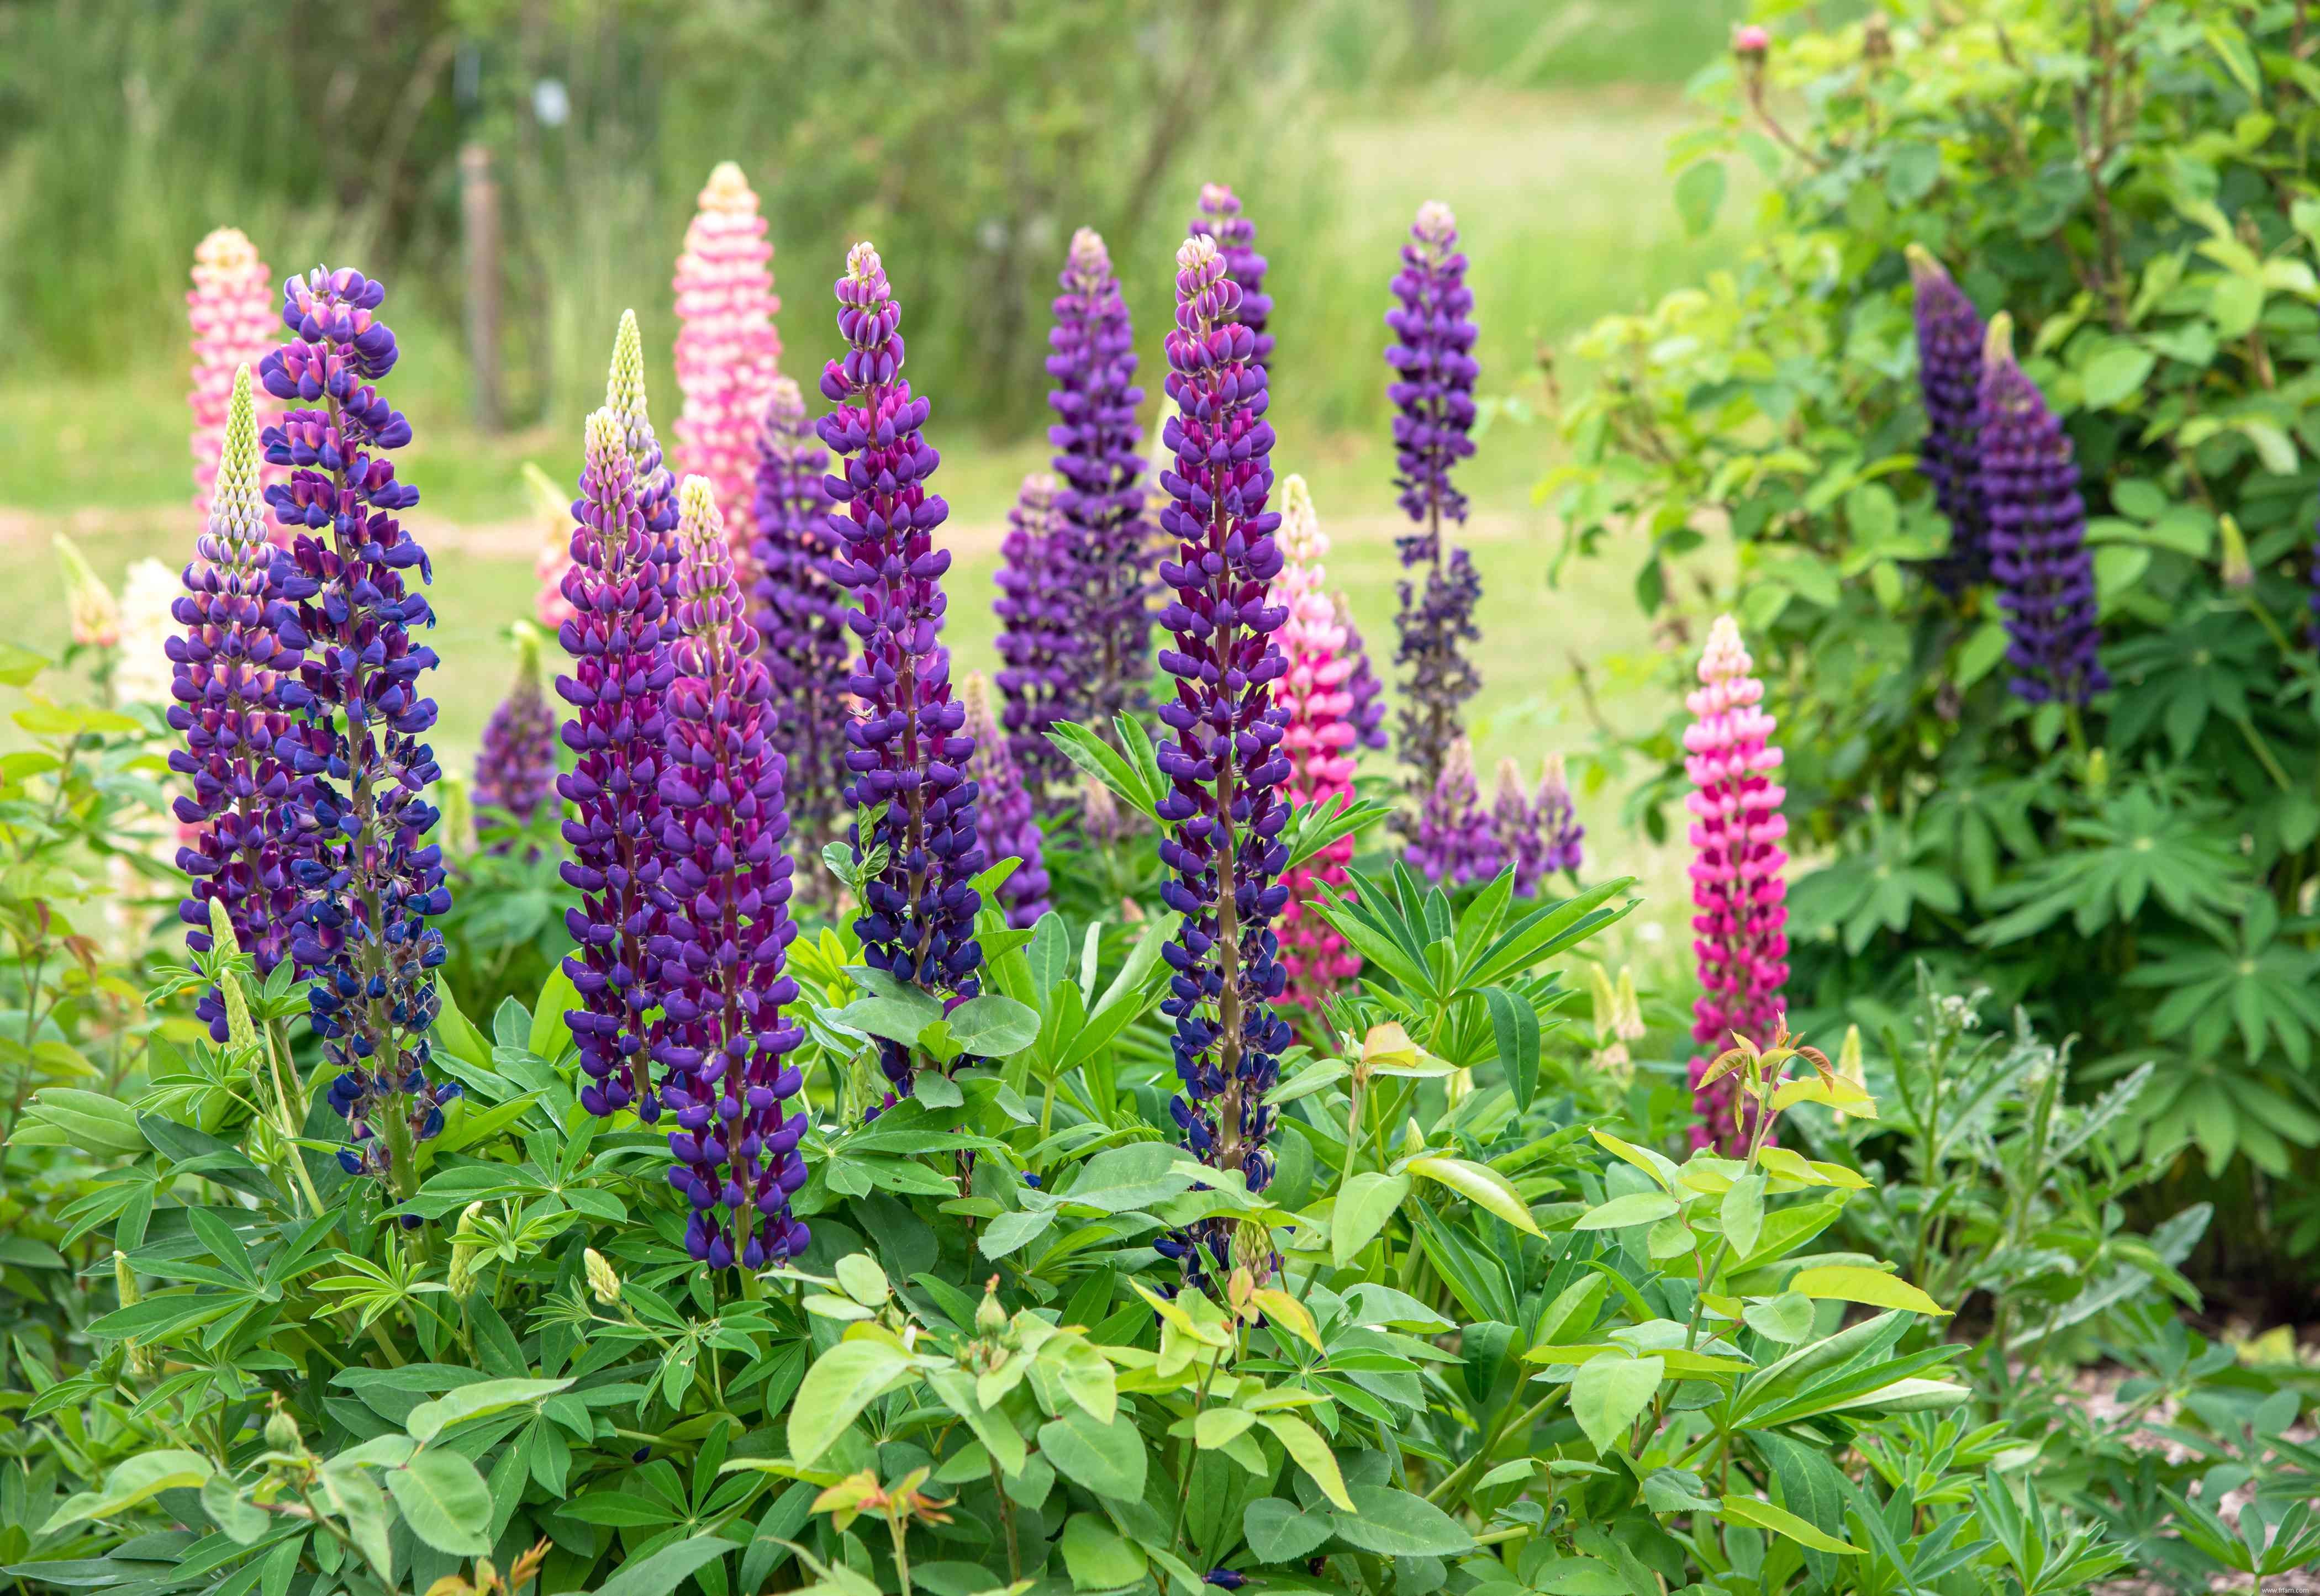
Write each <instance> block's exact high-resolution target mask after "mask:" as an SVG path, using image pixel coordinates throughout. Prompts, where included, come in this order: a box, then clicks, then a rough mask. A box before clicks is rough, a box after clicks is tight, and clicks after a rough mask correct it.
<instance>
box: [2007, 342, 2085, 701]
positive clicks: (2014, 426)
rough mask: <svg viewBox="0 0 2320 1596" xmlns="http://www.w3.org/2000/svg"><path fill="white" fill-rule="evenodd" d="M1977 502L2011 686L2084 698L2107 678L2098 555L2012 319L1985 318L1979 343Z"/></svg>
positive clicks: (2066, 439) (2039, 697) (2075, 473)
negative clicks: (2021, 359)
mask: <svg viewBox="0 0 2320 1596" xmlns="http://www.w3.org/2000/svg"><path fill="white" fill-rule="evenodd" d="M1980 420H1981V432H1980V456H1981V493H1982V502H1983V504H1984V506H1985V507H1986V509H1987V510H1988V513H1989V551H1990V573H1991V574H1992V575H1993V576H1994V577H1996V579H1997V581H1998V602H1999V604H2001V605H2002V606H2004V608H2005V610H2006V629H2007V633H2008V635H2009V636H2010V637H2011V639H2012V642H2011V644H2010V645H2009V646H2008V647H2007V651H2006V659H2007V663H2008V664H2010V665H2012V666H2013V667H2014V670H2015V672H2016V673H2015V675H2014V678H2013V680H2012V681H2011V683H2010V685H2011V686H2012V688H2013V690H2014V691H2015V693H2016V696H2017V697H2019V698H2021V699H2024V700H2025V701H2026V702H2028V703H2032V704H2044V703H2048V702H2057V703H2062V704H2065V705H2080V704H2084V703H2085V702H2086V701H2087V700H2088V699H2089V698H2092V697H2093V696H2094V695H2095V694H2096V693H2098V692H2101V691H2102V690H2104V689H2106V688H2107V687H2109V686H2110V677H2109V676H2108V675H2107V673H2106V672H2104V670H2103V668H2102V665H2101V663H2100V662H2099V660H2098V658H2097V656H2096V649H2097V645H2098V643H2099V642H2100V640H2101V639H2100V634H2099V633H2098V631H2097V630H2096V627H2095V564H2094V555H2093V554H2092V552H2091V551H2090V550H2089V549H2088V547H2087V507H2086V502H2085V500H2081V499H2080V497H2079V468H2078V464H2077V463H2076V462H2075V461H2074V460H2073V459H2072V458H2071V438H2070V435H2069V434H2068V433H2066V432H2064V431H2063V430H2062V423H2061V422H2060V421H2058V420H2056V419H2054V413H2053V411H2052V410H2049V409H2047V408H2046V399H2045V396H2044V394H2042V393H2040V392H2038V388H2037V384H2035V383H2033V382H2031V380H2030V379H2029V378H2028V377H2026V376H2025V375H2024V374H2023V373H2022V368H2021V366H2019V365H2016V364H2015V360H2014V322H2013V319H2012V318H2011V317H2009V316H2007V314H2006V312H2004V311H1999V312H1998V314H1997V315H1996V316H1995V317H1993V318H1991V320H1990V323H1989V343H1988V345H1987V346H1986V347H1984V349H1983V351H1982V371H1981V401H1980Z"/></svg>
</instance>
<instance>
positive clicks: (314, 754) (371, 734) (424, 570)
mask: <svg viewBox="0 0 2320 1596" xmlns="http://www.w3.org/2000/svg"><path fill="white" fill-rule="evenodd" d="M385 297H386V290H385V286H384V285H383V284H379V283H376V282H375V281H373V280H371V279H369V278H367V277H365V276H364V275H362V274H361V273H359V272H356V271H348V270H341V271H339V272H335V273H332V272H327V271H325V270H323V269H322V267H319V266H318V267H316V268H315V269H314V271H313V273H312V274H311V275H308V276H306V277H304V278H299V277H293V278H292V279H290V281H289V282H288V283H287V284H285V286H284V293H283V309H282V320H283V321H284V322H285V324H286V325H287V326H288V327H289V328H290V329H291V337H290V339H289V341H288V342H286V343H285V344H283V345H282V346H281V347H279V348H277V349H276V350H275V351H274V352H273V353H271V354H269V355H268V356H267V357H266V362H265V365H264V366H263V368H262V369H261V372H260V375H261V376H262V377H263V379H264V381H265V383H266V386H267V390H268V391H269V392H272V393H273V394H274V396H275V397H276V398H277V399H279V400H281V401H284V403H285V406H289V405H295V406H306V407H312V406H314V405H316V404H317V403H318V401H325V400H327V401H328V403H327V407H326V408H321V409H315V408H292V409H285V411H284V413H283V417H282V424H281V425H280V426H278V427H271V428H267V432H266V448H267V458H268V459H270V460H272V461H273V462H274V463H275V464H277V465H283V466H287V467H289V468H290V480H289V481H288V482H287V483H285V484H283V485H279V486H276V487H273V488H269V489H268V490H267V501H268V502H269V503H271V504H272V505H273V507H274V517H275V519H276V521H278V522H280V523H281V524H282V525H283V526H284V527H289V528H291V529H292V530H293V538H292V542H291V546H290V549H289V552H288V553H287V554H286V555H282V556H281V557H279V558H278V559H277V560H276V563H275V573H276V577H275V580H276V582H277V583H278V585H279V587H280V590H281V593H282V597H283V598H284V599H285V600H291V601H293V602H295V604H296V606H297V610H296V614H295V618H288V617H285V618H279V619H278V621H277V628H276V629H277V633H278V635H279V636H280V637H281V639H282V642H283V644H284V645H285V647H299V648H303V649H304V656H305V657H304V663H303V665H302V666H301V667H300V669H299V672H298V679H297V681H295V683H293V682H291V681H288V680H287V678H286V677H285V680H284V681H283V682H282V684H281V699H282V702H283V704H284V707H285V708H288V709H292V710H295V711H296V712H298V713H300V714H302V715H303V716H304V726H298V727H295V728H293V729H291V730H288V731H285V732H284V733H283V735H281V736H280V737H279V738H278V739H277V740H276V744H275V749H276V755H277V757H279V758H280V759H281V760H282V761H283V762H284V763H285V764H286V765H288V767H289V769H290V774H291V777H292V778H293V785H292V787H291V789H290V792H289V795H288V801H287V802H286V803H285V804H284V805H282V806H281V807H280V808H279V810H278V811H277V813H276V816H275V819H276V825H277V826H278V828H279V831H280V833H281V834H282V837H283V840H284V852H285V857H286V861H287V863H288V865H289V872H290V877H291V879H292V881H293V882H294V883H295V886H296V888H297V890H298V915H297V918H296V924H295V928H294V929H293V931H292V933H291V951H292V955H293V957H295V959H296V960H297V961H298V965H299V968H300V969H303V970H306V971H311V972H312V973H313V981H312V983H311V984H310V985H309V986H308V987H307V1018H308V1023H310V1025H311V1026H312V1027H313V1032H314V1034H315V1035H316V1036H317V1037H318V1038H320V1039H321V1041H322V1058H323V1061H324V1063H325V1064H327V1065H329V1066H331V1068H332V1069H334V1070H335V1071H336V1078H334V1079H333V1080H332V1081H331V1091H330V1101H331V1107H333V1108H335V1109H337V1110H338V1111H339V1113H340V1114H344V1115H345V1116H346V1118H347V1121H348V1123H349V1128H350V1130H351V1132H352V1137H353V1144H352V1146H350V1147H349V1148H348V1149H347V1150H342V1151H341V1152H340V1155H339V1158H340V1163H341V1164H343V1165H344V1166H346V1168H347V1169H348V1172H349V1174H353V1173H357V1172H367V1173H369V1174H373V1175H376V1176H378V1177H382V1178H385V1179H387V1180H390V1181H391V1182H392V1183H393V1186H394V1191H395V1193H396V1195H398V1196H403V1197H407V1196H409V1195H411V1194H412V1192H413V1191H415V1190H416V1189H417V1177H418V1169H417V1163H416V1160H415V1159H414V1158H413V1157H412V1144H413V1142H414V1141H419V1140H423V1139H424V1138H427V1137H430V1136H432V1135H434V1134H436V1133H437V1132H439V1131H440V1130H441V1128H442V1124H443V1114H442V1110H441V1108H440V1106H439V1105H440V1104H441V1103H443V1102H445V1101H448V1100H449V1098H451V1097H454V1096H458V1092H459V1087H458V1085H457V1084H456V1083H452V1082H445V1083H442V1084H440V1085H438V1084H436V1083H432V1082H430V1081H429V1080H428V1078H427V1075H426V1069H427V1065H428V1062H429V1043H428V1040H427V1033H428V1032H429V1030H430V1027H431V1026H432V1025H433V1024H434V1022H435V1014H436V1010H437V1008H438V1006H439V1004H440V999H439V998H438V997H437V996H436V992H435V978H434V971H435V969H436V967H437V966H439V965H440V964H441V963H442V962H443V956H444V955H443V933H441V932H440V930H438V929H437V928H435V927H434V926H433V925H431V924H429V922H430V920H431V919H433V918H435V917H437V916H440V915H442V914H444V913H445V912H446V911H448V910H449V908H450V906H451V892H450V888H449V887H447V886H446V885H445V884H444V876H443V851H442V849H441V847H440V845H438V844H436V843H430V842H428V841H427V840H426V836H427V833H428V832H429V831H430V830H432V829H433V827H434V825H435V822H436V818H437V816H436V811H435V809H434V808H433V807H432V806H430V804H429V803H428V801H427V797H426V793H427V789H428V788H429V787H430V785H432V783H433V782H434V781H435V780H436V778H437V777H438V776H439V775H440V773H441V772H440V770H439V769H438V768H437V766H436V763H435V756H434V753H433V752H432V751H431V750H430V748H429V747H428V745H427V744H425V743H422V742H421V741H420V740H419V739H420V738H421V736H422V735H424V734H425V733H426V732H427V731H428V730H429V728H430V727H431V726H434V724H435V701H434V700H433V699H429V698H426V697H424V696H423V695H422V694H421V692H420V690H419V678H420V677H421V675H422V674H424V673H425V672H428V671H430V670H431V669H433V667H434V665H435V663H436V661H435V651H434V650H433V649H431V648H428V647H426V646H424V645H421V644H419V643H416V642H414V641H413V640H412V629H413V628H414V627H431V626H433V625H434V624H435V612H434V610H433V609H430V607H429V605H428V602H427V598H426V595H425V594H424V593H421V592H419V591H414V590H412V589H411V588H409V587H407V586H406V585H405V582H406V578H405V573H408V572H412V571H414V570H415V571H416V572H417V573H418V576H419V580H420V582H427V581H428V580H430V577H431V576H432V574H433V572H432V567H431V566H430V564H429V562H428V558H427V551H426V550H425V549H423V548H421V546H419V544H418V542H417V541H416V540H415V539H413V538H412V536H411V534H410V533H409V532H408V531H406V530H405V529H404V528H403V526H402V524H401V522H399V521H398V520H397V519H396V514H397V512H399V511H402V510H405V509H410V508H411V507H412V505H414V504H416V503H417V502H418V501H419V494H418V491H417V490H415V489H413V488H411V487H409V486H407V485H406V484H404V483H402V482H397V481H396V480H395V476H394V466H393V464H390V463H389V462H388V460H387V459H386V451H387V450H390V449H397V448H401V447H402V446H403V445H405V444H407V443H409V442H410V441H411V424H410V423H409V422H408V421H406V420H405V419H403V416H402V414H401V413H400V412H399V411H397V410H394V408H393V407H392V406H391V405H389V404H388V403H387V402H386V400H385V398H384V397H383V396H382V395H381V394H380V393H379V392H378V390H377V389H376V387H375V386H373V384H375V383H377V382H379V381H380V380H381V379H383V378H384V377H385V376H386V374H388V373H389V372H391V371H392V370H393V369H394V362H395V355H396V350H395V345H394V333H392V332H390V331H389V330H388V329H387V326H386V324H385V322H384V321H381V320H378V319H377V317H376V311H377V309H378V306H379V304H380V302H382V301H383V300H385ZM219 496H220V498H221V499H222V498H223V497H224V487H223V483H222V482H221V484H220V495H219ZM318 535H319V536H318ZM405 1223H406V1224H414V1225H415V1224H416V1223H418V1221H417V1219H416V1218H415V1217H407V1218H406V1219H405Z"/></svg>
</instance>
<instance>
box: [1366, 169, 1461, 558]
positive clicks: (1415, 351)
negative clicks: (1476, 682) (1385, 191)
mask: <svg viewBox="0 0 2320 1596" xmlns="http://www.w3.org/2000/svg"><path fill="white" fill-rule="evenodd" d="M1409 239H1410V241H1409V243H1407V244H1404V245H1403V246H1402V247H1401V270H1400V271H1399V272H1397V273H1395V274H1394V279H1393V297H1394V306H1393V309H1391V310H1390V311H1387V312H1386V313H1385V324H1386V327H1387V328H1388V329H1390V330H1391V332H1392V334H1393V337H1394V341H1393V342H1392V343H1391V344H1390V345H1388V346H1387V347H1386V352H1385V363H1386V365H1390V366H1391V367H1392V368H1393V372H1394V380H1393V381H1392V382H1391V383H1388V384H1387V386H1386V391H1385V392H1386V397H1387V398H1388V399H1390V400H1391V401H1393V407H1394V410H1395V411H1396V412H1397V413H1396V415H1395V416H1394V419H1393V447H1394V455H1395V459H1396V460H1397V462H1398V463H1399V464H1400V471H1399V473H1398V474H1396V476H1395V477H1394V485H1395V486H1396V487H1398V488H1400V490H1401V508H1402V511H1403V513H1404V514H1406V515H1408V516H1409V518H1410V519H1411V520H1412V521H1415V522H1417V523H1418V525H1419V527H1421V528H1422V530H1420V531H1418V532H1416V533H1413V534H1410V535H1409V536H1408V537H1404V538H1402V539H1401V542H1400V548H1401V563H1402V564H1404V565H1412V564H1418V562H1419V561H1426V562H1427V563H1430V564H1436V565H1437V566H1438V565H1439V564H1440V563H1441V561H1440V548H1441V538H1442V522H1443V521H1444V520H1445V518H1446V519H1449V520H1453V521H1458V522H1462V523H1463V522H1464V520H1465V518H1466V496H1465V495H1464V493H1461V492H1460V491H1458V490H1457V489H1456V488H1455V487H1454V486H1453V485H1452V484H1451V481H1450V473H1451V471H1452V469H1453V468H1454V467H1455V466H1456V465H1457V464H1458V463H1459V462H1460V461H1462V460H1464V459H1467V458H1469V457H1471V456H1472V455H1473V453H1474V440H1473V438H1472V437H1469V436H1468V435H1469V434H1470V433H1472V432H1473V429H1474V378H1475V377H1476V375H1477V374H1479V372H1480V369H1481V368H1480V367H1479V366H1477V365H1475V363H1474V356H1473V348H1474V339H1475V337H1476V333H1475V329H1474V321H1473V310H1474V294H1473V290H1472V289H1470V288H1468V287H1467V286H1466V257H1465V256H1464V255H1462V254H1460V253H1459V250H1458V223H1457V219H1456V218H1455V217H1454V216H1453V215H1451V213H1450V207H1449V206H1447V205H1445V204H1443V203H1441V202H1439V201H1438V200H1428V201H1427V203H1425V204H1423V205H1420V206H1419V207H1418V220H1417V221H1415V222H1413V223H1412V224H1411V226H1410V230H1409Z"/></svg>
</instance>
